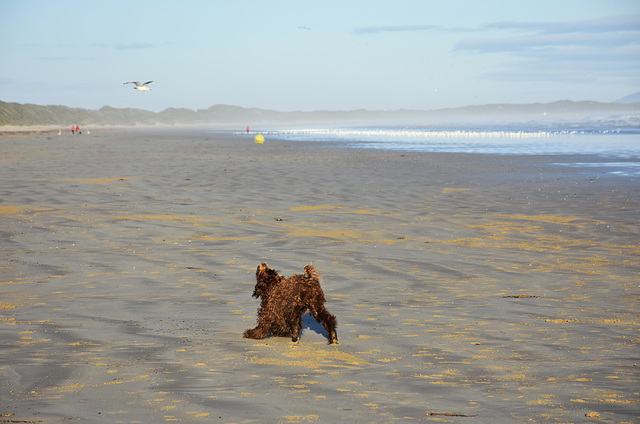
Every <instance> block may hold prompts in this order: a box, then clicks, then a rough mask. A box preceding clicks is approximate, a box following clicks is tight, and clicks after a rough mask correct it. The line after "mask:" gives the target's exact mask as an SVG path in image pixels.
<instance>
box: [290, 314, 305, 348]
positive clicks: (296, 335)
mask: <svg viewBox="0 0 640 424" xmlns="http://www.w3.org/2000/svg"><path fill="white" fill-rule="evenodd" d="M301 331H302V314H299V315H298V320H297V321H296V323H295V324H294V326H293V331H292V333H291V341H292V342H294V343H295V342H297V341H299V340H300V332H301Z"/></svg>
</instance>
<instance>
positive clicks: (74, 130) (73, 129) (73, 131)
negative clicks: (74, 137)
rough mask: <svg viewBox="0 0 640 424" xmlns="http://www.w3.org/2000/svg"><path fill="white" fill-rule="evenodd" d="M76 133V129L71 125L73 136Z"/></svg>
mask: <svg viewBox="0 0 640 424" xmlns="http://www.w3.org/2000/svg"><path fill="white" fill-rule="evenodd" d="M75 133H76V127H74V126H73V125H71V134H75Z"/></svg>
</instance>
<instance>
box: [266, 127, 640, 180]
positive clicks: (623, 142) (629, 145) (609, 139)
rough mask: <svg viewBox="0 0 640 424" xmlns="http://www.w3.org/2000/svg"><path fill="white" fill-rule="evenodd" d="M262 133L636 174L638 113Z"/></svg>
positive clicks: (639, 169)
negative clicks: (529, 158) (543, 160)
mask: <svg viewBox="0 0 640 424" xmlns="http://www.w3.org/2000/svg"><path fill="white" fill-rule="evenodd" d="M263 134H264V135H265V137H267V138H269V137H270V138H273V139H280V140H287V141H297V142H314V141H315V142H318V141H321V142H328V143H331V144H332V145H334V146H337V147H344V148H358V149H377V150H388V151H397V152H450V153H471V154H497V155H558V156H564V155H568V156H575V155H578V156H582V155H589V160H584V161H577V162H562V161H559V162H557V163H556V165H559V166H574V167H575V166H581V167H585V168H593V167H599V168H601V169H606V172H607V173H610V174H614V175H620V176H640V116H638V115H631V116H625V117H616V118H615V119H613V118H612V117H606V118H598V119H586V120H580V121H577V120H569V121H564V122H557V121H556V122H552V123H550V122H535V121H530V122H527V123H508V124H485V125H477V124H476V125H473V124H458V125H452V126H448V127H438V128H434V127H394V126H380V127H371V126H368V127H365V126H362V127H334V128H289V129H278V130H272V131H266V132H263Z"/></svg>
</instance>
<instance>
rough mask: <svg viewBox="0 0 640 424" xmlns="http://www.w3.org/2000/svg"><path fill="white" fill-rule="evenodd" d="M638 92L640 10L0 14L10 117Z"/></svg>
mask: <svg viewBox="0 0 640 424" xmlns="http://www.w3.org/2000/svg"><path fill="white" fill-rule="evenodd" d="M149 80H152V81H153V83H151V84H150V85H149V87H150V88H151V89H152V90H151V91H148V92H140V91H137V90H133V85H132V84H123V83H124V82H128V81H142V82H145V81H149ZM638 91H640V1H638V0H482V1H479V0H448V1H442V0H437V1H436V0H388V1H381V0H323V1H311V0H233V1H230V0H209V1H191V0H182V1H180V2H178V1H163V0H153V1H144V0H134V1H126V2H125V1H120V0H110V1H97V0H96V1H94V0H81V1H71V0H56V1H51V0H40V1H38V0H0V100H1V101H4V102H16V103H33V104H40V105H65V106H69V107H80V108H87V109H99V108H101V107H103V106H105V105H106V106H111V107H117V108H139V109H145V110H151V111H156V112H158V111H162V110H164V109H166V108H189V109H193V110H197V109H207V108H209V107H210V106H212V105H216V104H230V105H237V106H242V107H247V108H263V109H273V110H279V111H296V110H303V111H313V110H355V109H369V110H397V109H420V110H432V109H441V108H450V107H459V106H466V105H479V104H495V103H517V104H522V103H537V102H540V103H546V102H553V101H557V100H574V101H580V100H595V101H601V102H610V101H615V100H617V99H619V98H621V97H623V96H626V95H629V94H632V93H635V92H638Z"/></svg>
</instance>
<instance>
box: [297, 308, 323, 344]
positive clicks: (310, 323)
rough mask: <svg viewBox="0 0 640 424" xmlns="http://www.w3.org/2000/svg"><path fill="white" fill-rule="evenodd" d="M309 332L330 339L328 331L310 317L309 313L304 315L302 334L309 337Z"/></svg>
mask: <svg viewBox="0 0 640 424" xmlns="http://www.w3.org/2000/svg"><path fill="white" fill-rule="evenodd" d="M307 330H311V331H313V332H314V333H318V334H320V335H321V336H322V337H324V338H328V337H329V333H327V330H325V328H324V326H323V325H322V324H320V323H319V322H318V321H316V319H315V318H314V317H312V316H311V315H309V312H307V313H305V314H304V315H302V334H301V335H304V334H305V333H307V335H308V336H309V335H310V334H309V333H308V331H307Z"/></svg>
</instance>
